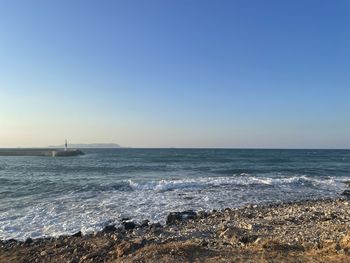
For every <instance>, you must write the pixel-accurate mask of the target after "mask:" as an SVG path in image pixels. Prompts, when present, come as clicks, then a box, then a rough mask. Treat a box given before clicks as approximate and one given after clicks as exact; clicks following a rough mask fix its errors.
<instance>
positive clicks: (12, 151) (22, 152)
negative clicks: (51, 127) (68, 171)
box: [0, 148, 84, 157]
mask: <svg viewBox="0 0 350 263" xmlns="http://www.w3.org/2000/svg"><path fill="white" fill-rule="evenodd" d="M83 154H84V153H83V152H82V151H80V150H78V149H69V150H67V151H65V150H62V149H47V148H40V149H39V148H8V149H0V156H46V157H66V156H67V157H68V156H78V155H83Z"/></svg>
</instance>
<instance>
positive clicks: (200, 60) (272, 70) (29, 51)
mask: <svg viewBox="0 0 350 263" xmlns="http://www.w3.org/2000/svg"><path fill="white" fill-rule="evenodd" d="M66 138H67V139H68V140H69V141H70V142H72V143H102V142H106V143H109V142H113V143H118V144H120V145H122V146H130V147H225V148H226V147H227V148H231V147H239V148H240V147H263V148H350V1H348V0H339V1H331V0H328V1H323V0H309V1H302V0H288V1H277V0H274V1H272V0H267V1H259V0H249V1H246V0H237V1H228V0H223V1H214V0H212V1H207V0H197V1H195V0H190V1H188V0H176V1H175V0H170V1H162V0H158V1H154V0H148V1H130V0H123V1H108V0H106V1H85V0H84V1H83V0H77V1H68V0H66V1H58V0H52V1H43V0H37V1H25V0H22V1H19V0H2V1H0V147H17V146H21V147H31V146H47V145H55V144H63V143H64V139H66Z"/></svg>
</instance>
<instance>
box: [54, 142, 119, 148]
mask: <svg viewBox="0 0 350 263" xmlns="http://www.w3.org/2000/svg"><path fill="white" fill-rule="evenodd" d="M69 146H70V147H71V148H77V149H86V148H95V149H96V148H102V149H114V148H122V147H121V146H120V145H119V144H116V143H85V144H84V143H82V144H69ZM63 147H64V145H50V146H49V148H63Z"/></svg>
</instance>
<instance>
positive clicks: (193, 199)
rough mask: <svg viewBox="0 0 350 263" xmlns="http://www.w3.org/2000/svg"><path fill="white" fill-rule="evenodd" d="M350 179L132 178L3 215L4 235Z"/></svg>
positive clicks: (250, 199)
mask: <svg viewBox="0 0 350 263" xmlns="http://www.w3.org/2000/svg"><path fill="white" fill-rule="evenodd" d="M345 180H347V179H346V178H342V179H339V178H333V177H327V178H323V179H321V178H316V177H310V176H306V175H294V176H276V175H275V174H261V175H256V176H247V175H238V176H230V177H198V178H183V179H178V180H170V179H166V180H165V179H163V180H150V181H138V180H128V181H124V183H125V184H126V185H128V186H129V190H123V191H121V190H118V189H113V188H107V189H109V190H107V191H103V192H96V191H93V190H91V191H87V192H71V193H67V194H66V195H61V196H59V197H54V196H52V197H50V196H48V197H46V198H44V199H42V200H41V201H40V202H38V203H37V204H36V205H32V206H28V207H24V208H21V209H16V210H8V211H6V212H4V213H1V214H0V239H9V238H16V239H25V238H27V237H32V238H36V237H42V236H59V235H63V234H72V233H75V232H77V231H82V232H84V233H86V232H92V231H96V230H100V229H102V228H103V226H104V225H106V224H109V223H117V224H118V222H119V220H120V218H121V217H122V216H128V217H131V218H133V219H135V220H142V219H150V220H151V221H161V222H164V220H165V218H166V215H167V214H168V213H169V212H172V211H181V210H186V209H189V208H191V209H195V210H202V209H204V210H210V209H214V208H215V209H216V208H224V207H235V206H241V205H244V204H247V203H259V202H274V201H280V200H300V199H302V198H314V197H325V196H332V195H334V194H336V193H339V192H340V191H341V190H342V189H343V187H344V185H343V184H342V182H343V181H345ZM119 183H121V182H119ZM87 196H89V198H86V197H87Z"/></svg>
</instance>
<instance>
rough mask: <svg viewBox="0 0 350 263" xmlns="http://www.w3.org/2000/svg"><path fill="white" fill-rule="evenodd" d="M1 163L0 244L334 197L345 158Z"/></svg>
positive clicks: (223, 152) (145, 152)
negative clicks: (178, 214) (181, 214)
mask: <svg viewBox="0 0 350 263" xmlns="http://www.w3.org/2000/svg"><path fill="white" fill-rule="evenodd" d="M84 152H85V153H86V154H85V155H83V156H78V157H69V158H64V157H63V158H49V157H0V239H10V238H15V239H25V238H27V237H32V238H36V237H43V236H58V235H62V234H72V233H75V232H77V231H79V230H81V231H82V232H92V231H97V230H100V229H102V228H103V227H104V226H105V225H107V224H111V223H116V224H119V223H120V220H121V218H122V217H129V218H132V219H135V220H142V219H149V220H151V221H160V222H164V220H165V217H166V215H167V214H168V213H169V212H172V211H182V210H187V209H194V210H197V211H198V210H211V209H220V208H225V207H239V206H243V205H246V204H251V203H270V202H281V201H293V200H303V199H316V198H323V197H337V196H339V194H340V193H341V192H342V191H343V190H344V189H345V188H346V186H345V184H344V182H345V181H347V180H350V150H253V149H249V150H248V149H244V150H243V149H242V150H239V149H87V150H84Z"/></svg>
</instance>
